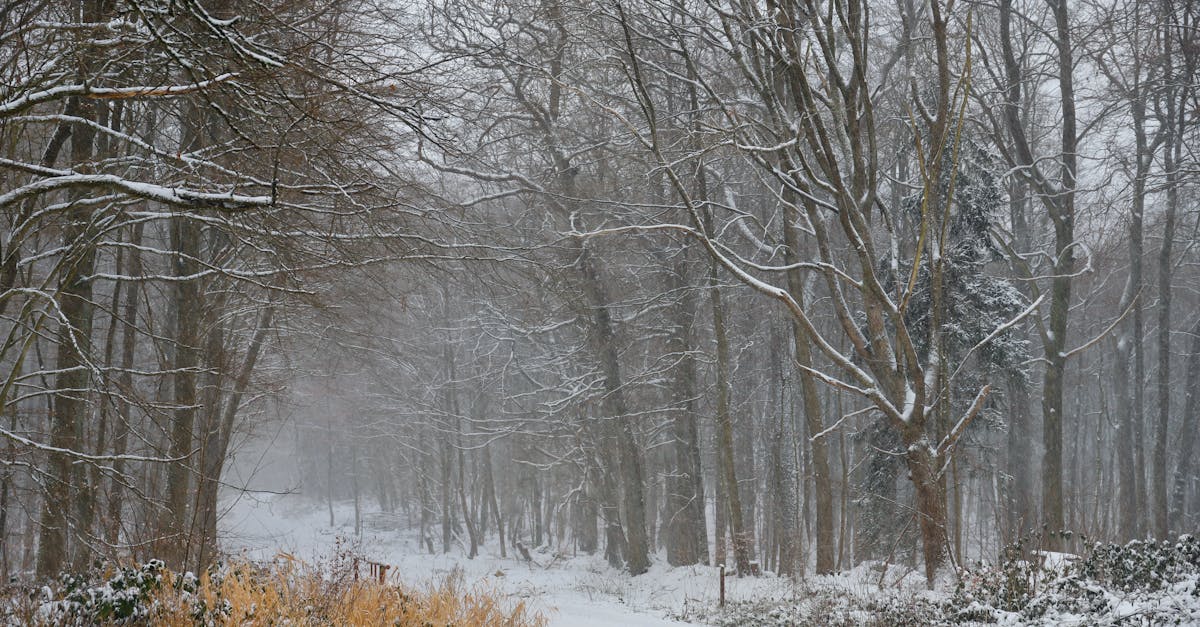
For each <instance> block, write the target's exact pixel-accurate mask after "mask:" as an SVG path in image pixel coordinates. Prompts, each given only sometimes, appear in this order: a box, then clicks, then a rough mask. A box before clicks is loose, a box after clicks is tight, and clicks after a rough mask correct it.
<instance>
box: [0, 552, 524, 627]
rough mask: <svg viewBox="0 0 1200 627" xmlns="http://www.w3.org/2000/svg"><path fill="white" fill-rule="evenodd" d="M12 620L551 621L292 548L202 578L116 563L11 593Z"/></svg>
mask: <svg viewBox="0 0 1200 627" xmlns="http://www.w3.org/2000/svg"><path fill="white" fill-rule="evenodd" d="M0 624H5V625H38V626H42V625H45V626H49V625H80V626H82V625H89V626H90V625H155V626H158V625H163V626H165V627H193V626H206V627H207V626H209V625H212V626H225V625H230V626H232V625H292V626H297V627H300V626H309V625H312V626H316V625H346V626H376V625H378V626H409V625H412V626H419V627H441V626H446V627H449V626H451V625H454V626H456V627H476V626H489V627H490V626H493V625H498V626H508V627H541V626H542V625H544V624H545V619H544V618H543V617H542V616H541V615H540V614H539V613H536V612H532V611H530V610H528V609H527V608H526V607H525V605H524V604H523V603H519V602H518V603H516V604H515V605H513V604H509V603H508V602H507V601H505V600H504V599H503V598H502V596H501V595H500V594H499V593H498V592H496V591H495V590H492V589H489V588H484V587H479V586H469V585H466V584H465V583H464V582H463V578H462V575H461V573H454V574H451V575H450V576H448V577H446V578H444V579H442V580H440V581H438V582H434V583H430V584H429V585H428V586H426V587H425V588H422V589H415V588H402V587H400V586H395V585H388V584H380V583H378V582H375V581H367V580H357V578H356V577H354V575H353V571H352V570H351V568H350V567H349V564H348V563H345V562H335V563H332V564H326V565H317V566H310V565H308V564H305V563H303V562H301V561H300V560H297V559H295V558H294V557H292V556H290V555H286V554H281V555H280V556H279V557H278V558H277V559H276V560H275V561H274V562H273V563H271V564H269V565H256V564H252V563H250V562H245V561H233V562H228V563H224V564H219V565H216V566H214V567H212V568H210V569H208V571H206V572H205V573H203V574H201V575H200V576H199V577H196V576H195V575H193V574H192V573H183V574H180V573H175V572H172V571H171V570H169V569H167V568H166V567H165V566H164V565H163V563H162V562H161V561H158V560H151V561H149V562H147V563H145V564H141V565H138V566H116V565H107V566H104V567H102V568H98V569H96V570H94V571H92V572H89V573H84V574H71V575H66V576H64V577H62V578H61V579H60V581H59V582H57V584H56V585H47V586H44V587H42V588H40V589H37V590H33V591H27V592H26V593H24V594H16V595H9V596H8V598H7V599H4V604H3V606H2V607H0Z"/></svg>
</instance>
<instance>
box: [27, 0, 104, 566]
mask: <svg viewBox="0 0 1200 627" xmlns="http://www.w3.org/2000/svg"><path fill="white" fill-rule="evenodd" d="M83 5H84V10H83V12H82V14H81V16H82V19H83V21H84V22H95V21H98V20H99V19H100V17H101V16H100V14H99V7H97V6H96V5H95V3H93V2H84V3H83ZM85 63H86V61H85ZM80 71H81V75H84V76H87V75H88V73H87V71H86V68H81V69H80ZM75 107H76V110H77V111H78V113H77V115H78V116H79V117H81V118H83V119H89V120H90V119H92V118H93V117H95V105H94V103H93V102H92V101H90V100H88V99H78V100H77V101H76V103H75ZM95 134H96V133H95V131H94V130H93V129H92V128H91V127H90V126H88V125H85V124H78V125H76V127H75V128H74V129H73V130H72V132H71V162H72V163H73V164H75V165H76V166H86V164H87V163H88V162H89V161H91V159H92V157H93V144H94V140H95ZM83 193H86V192H83ZM89 221H90V215H89V211H88V209H87V208H86V207H80V208H76V209H73V210H72V211H71V212H70V214H69V217H68V223H67V224H66V226H65V227H64V228H63V236H62V240H63V246H64V248H65V249H66V250H67V255H68V259H67V260H66V263H65V264H64V271H63V275H62V279H61V282H60V285H59V295H58V302H59V312H60V315H61V320H62V322H61V324H60V325H59V330H58V338H57V341H58V344H57V359H56V361H55V368H56V369H57V374H56V375H55V383H54V388H55V393H54V408H53V414H52V415H51V417H50V445H51V446H53V447H54V448H55V449H58V450H65V451H76V450H78V448H79V444H80V442H79V441H78V433H79V430H80V428H81V425H82V421H83V416H84V414H85V413H86V412H87V401H86V399H87V394H88V390H89V388H90V385H89V375H90V373H89V369H88V364H87V361H86V358H85V356H86V354H87V352H88V351H89V350H90V348H91V340H92V316H93V307H92V303H91V301H92V283H91V281H90V279H83V280H81V277H90V276H91V275H92V274H93V272H94V271H95V265H96V251H95V249H94V248H93V247H92V246H91V244H90V243H88V242H87V227H88V223H89ZM47 462H48V463H47V470H48V472H47V474H46V479H45V484H46V491H45V495H44V497H43V501H42V512H41V523H40V529H41V533H40V537H39V542H38V556H37V577H38V578H39V579H49V578H50V577H53V576H54V575H56V574H57V573H58V572H59V571H60V570H62V568H63V567H64V566H65V565H66V560H67V556H68V544H67V542H68V533H67V531H68V529H69V528H70V527H71V520H70V519H71V514H70V509H71V506H72V504H74V502H75V501H74V495H75V492H74V491H73V489H72V487H73V486H72V485H71V483H72V476H73V474H74V468H73V465H72V458H71V455H70V454H69V453H59V452H54V453H50V454H49V455H48V460H47ZM75 488H76V489H79V490H82V489H84V486H75Z"/></svg>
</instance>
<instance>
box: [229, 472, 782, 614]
mask: <svg viewBox="0 0 1200 627" xmlns="http://www.w3.org/2000/svg"><path fill="white" fill-rule="evenodd" d="M226 505H227V507H228V508H229V511H228V512H227V514H226V515H225V516H224V518H223V519H222V520H221V534H222V537H223V542H224V546H225V547H226V549H227V550H228V551H229V552H231V553H241V554H243V555H245V556H246V557H247V558H249V559H253V560H269V559H271V558H272V557H274V556H275V555H277V554H278V553H280V552H285V553H289V554H291V555H293V556H295V557H297V558H299V559H301V560H304V561H307V562H310V563H315V562H319V561H324V560H327V559H328V558H329V557H330V556H332V555H333V554H334V552H335V551H336V550H337V544H338V541H339V538H340V539H341V540H342V542H346V541H347V540H348V539H349V538H352V537H353V533H354V514H353V509H352V508H351V507H350V506H349V505H340V506H335V508H334V519H335V525H334V526H333V527H330V525H329V513H328V510H326V509H324V508H320V507H319V506H314V505H313V504H311V503H308V502H304V501H302V500H301V499H300V498H298V497H281V496H273V497H270V498H252V497H242V498H240V499H239V500H237V501H236V502H235V503H234V502H230V503H227V504H226ZM497 551H498V548H497V547H496V546H495V543H494V541H493V542H492V543H491V544H490V545H489V546H487V547H485V548H484V549H483V550H482V551H481V555H480V556H478V557H477V558H475V559H473V560H470V559H467V558H466V555H465V552H464V551H463V549H462V547H454V548H452V550H451V552H450V553H447V554H440V553H439V554H435V555H430V554H428V553H427V552H426V551H425V550H423V549H422V548H420V547H418V546H417V535H416V533H413V532H411V531H407V530H405V531H388V530H382V529H378V528H364V531H363V537H362V540H361V541H360V542H359V544H358V548H357V552H358V553H359V554H361V555H364V556H368V557H370V558H371V559H373V560H377V561H380V562H383V563H386V564H390V565H392V566H393V568H394V569H393V571H392V572H393V573H394V576H395V577H396V578H397V579H398V580H399V581H401V582H403V583H408V584H416V585H424V584H425V583H427V582H429V581H437V580H440V579H443V578H445V577H446V576H449V575H450V574H452V573H453V572H454V571H455V570H458V571H459V572H461V574H462V577H463V582H464V583H465V584H466V585H468V586H474V585H480V586H485V587H495V588H497V589H499V590H500V591H502V592H503V593H504V594H505V595H506V596H507V597H508V598H509V599H510V600H512V602H513V603H516V602H518V601H524V602H525V603H526V604H527V605H528V606H530V607H531V608H533V609H536V610H539V611H542V612H543V614H544V615H545V616H547V617H548V618H549V619H550V625H553V626H563V627H566V626H579V627H591V626H604V625H621V626H624V627H663V626H668V627H680V626H683V625H698V624H700V623H694V622H688V621H686V620H679V619H678V618H679V617H685V618H686V617H687V616H688V615H689V614H695V611H694V609H695V608H698V607H713V606H715V605H716V602H717V594H718V583H717V574H716V572H717V571H716V569H714V568H712V567H706V566H698V567H684V568H671V567H668V566H666V565H665V564H664V563H661V562H659V563H655V564H654V566H653V567H652V568H651V570H650V572H648V573H646V574H645V575H642V576H640V577H636V578H630V577H628V576H627V575H625V574H623V573H621V572H618V571H616V570H614V569H612V568H610V567H609V566H608V565H607V564H606V563H605V562H604V560H603V558H602V557H601V556H558V557H556V556H555V555H553V554H551V553H549V552H538V551H534V552H533V557H534V561H535V562H536V563H537V565H531V564H526V563H525V562H523V561H522V560H520V559H518V558H514V557H513V555H512V554H513V552H512V551H511V549H510V551H509V556H508V557H507V558H501V557H500V556H499V555H498V553H497ZM789 592H790V585H789V583H788V582H787V581H786V580H781V579H776V578H769V577H768V578H762V579H754V580H734V579H730V580H729V581H728V587H727V594H728V597H729V598H730V599H750V598H755V599H760V598H784V597H786V596H787V595H788V594H789ZM689 608H693V610H692V611H691V612H689Z"/></svg>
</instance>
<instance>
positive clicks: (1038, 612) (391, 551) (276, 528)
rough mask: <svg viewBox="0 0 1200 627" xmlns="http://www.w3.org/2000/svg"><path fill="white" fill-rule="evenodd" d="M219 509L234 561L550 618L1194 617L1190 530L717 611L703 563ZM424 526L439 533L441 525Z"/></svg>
mask: <svg viewBox="0 0 1200 627" xmlns="http://www.w3.org/2000/svg"><path fill="white" fill-rule="evenodd" d="M226 505H227V507H228V511H227V512H226V515H225V516H224V518H223V519H222V522H221V532H222V536H223V543H224V544H223V545H224V546H225V547H226V549H227V550H228V551H229V552H230V553H233V554H234V555H235V556H241V557H243V558H245V559H249V560H252V561H257V562H267V561H270V560H272V559H275V558H276V557H277V556H279V555H280V554H284V555H286V556H287V557H288V559H291V558H297V559H299V560H302V561H305V562H307V563H310V564H314V565H321V564H328V563H330V562H331V561H332V560H335V559H337V556H338V555H341V556H342V558H343V559H344V557H345V556H346V555H347V554H353V555H358V556H361V557H362V558H363V559H367V560H372V561H376V562H381V563H384V564H388V565H390V566H391V567H392V570H391V572H390V573H389V579H390V580H392V581H394V582H396V583H400V584H403V585H406V586H408V587H415V588H417V589H420V588H427V587H431V586H435V585H437V584H439V583H441V582H443V581H446V580H447V579H448V578H452V577H459V578H460V581H461V584H462V585H463V586H465V587H466V588H467V589H480V590H491V591H495V592H498V593H499V594H500V596H502V597H503V598H505V599H507V600H508V601H509V602H510V603H511V604H512V605H513V606H515V605H516V604H518V603H523V604H525V606H526V607H527V608H528V609H530V610H533V611H536V612H540V613H541V614H542V615H543V616H545V617H546V618H547V619H548V620H549V624H550V625H553V626H577V627H591V626H601V625H619V626H620V627H662V626H679V625H720V626H735V625H736V626H741V625H772V626H773V625H779V626H784V625H787V626H795V625H823V626H834V625H964V624H977V625H982V624H997V623H998V624H1003V625H1045V626H1049V625H1160V624H1171V625H1197V626H1200V541H1197V539H1196V538H1193V537H1191V536H1183V537H1181V538H1180V539H1179V540H1178V541H1177V542H1167V543H1157V544H1156V543H1149V544H1147V543H1136V542H1135V543H1131V544H1129V545H1126V546H1124V547H1120V546H1116V545H1108V546H1107V548H1105V547H1101V546H1100V545H1097V549H1095V550H1093V551H1092V555H1091V558H1090V560H1089V561H1087V562H1086V563H1084V562H1080V564H1081V565H1082V566H1080V567H1075V568H1073V569H1072V568H1064V567H1063V566H1062V565H1061V564H1059V565H1055V566H1050V567H1041V566H1035V565H1030V564H1026V563H1025V562H1012V563H1008V564H1007V565H1006V566H1004V567H989V566H981V567H980V568H979V569H978V570H972V571H971V572H969V573H965V574H964V577H965V578H964V582H963V585H959V586H957V587H956V583H955V582H954V581H952V580H947V581H945V582H943V583H942V585H939V586H938V590H936V591H933V592H928V591H925V589H924V580H923V577H922V576H921V575H920V574H919V573H916V572H913V571H911V570H906V569H903V568H898V567H893V568H890V569H887V570H881V569H879V568H876V567H872V566H868V565H862V566H859V567H856V568H855V569H853V570H851V571H848V572H844V573H840V574H837V575H830V576H822V577H807V578H803V579H801V580H799V581H792V580H791V579H787V578H779V577H774V576H771V575H769V574H768V575H766V576H763V577H748V578H740V579H739V578H736V577H730V578H729V579H727V587H726V597H727V601H728V606H727V607H726V608H724V609H721V608H718V603H717V599H718V594H719V579H718V570H717V569H716V568H715V567H709V566H688V567H679V568H673V567H670V566H668V565H667V564H666V562H665V559H663V557H662V556H656V558H655V560H654V564H653V566H652V567H651V569H650V571H649V572H648V573H646V574H644V575H641V576H638V577H629V576H628V575H627V574H625V573H623V572H621V571H619V570H616V569H614V568H612V567H610V566H609V565H608V564H607V563H606V562H605V561H604V559H603V557H602V556H600V555H593V556H589V555H582V554H581V555H569V554H562V553H557V552H555V551H553V550H550V549H545V548H541V549H533V550H531V557H532V562H526V561H525V560H524V559H522V558H521V557H519V556H518V555H517V554H516V552H514V551H513V550H512V547H509V551H508V553H507V556H506V557H501V556H500V555H499V547H498V546H497V545H496V542H495V536H494V534H493V535H492V536H491V538H490V542H489V544H488V545H487V546H485V547H482V548H481V550H480V555H479V556H477V557H476V558H475V559H468V558H467V556H466V553H467V549H466V547H464V546H462V545H461V544H455V545H454V546H452V547H451V550H450V551H449V552H446V553H442V552H441V551H440V550H439V551H436V552H435V553H433V554H430V553H429V551H428V550H427V549H426V547H422V546H420V544H419V542H418V534H417V533H416V532H415V531H413V530H411V529H410V528H409V526H408V521H407V519H405V518H403V517H390V516H386V515H382V514H379V513H368V514H365V515H364V516H363V519H364V522H365V524H364V526H363V532H362V536H361V538H358V539H355V537H354V536H355V534H354V510H353V507H352V505H351V504H346V503H343V504H335V505H334V511H333V518H334V524H332V525H331V524H330V514H329V511H328V509H327V508H326V507H324V506H322V505H319V504H316V505H314V504H313V502H312V501H310V500H305V499H303V498H301V497H298V496H290V495H267V496H250V495H242V496H241V497H239V498H238V499H237V500H236V501H230V502H228V503H226ZM366 509H368V511H370V509H369V508H366ZM432 532H434V533H435V534H436V535H439V536H440V533H439V532H440V529H437V530H433V531H432ZM438 540H440V538H438ZM436 544H440V542H437V543H436ZM435 548H438V549H440V546H435ZM1097 551H1099V552H1097ZM1067 557H1071V558H1072V559H1075V558H1074V556H1067ZM364 574H365V573H364ZM1014 586H1015V587H1014ZM1003 608H1008V610H1010V611H1006V610H1005V609H1003Z"/></svg>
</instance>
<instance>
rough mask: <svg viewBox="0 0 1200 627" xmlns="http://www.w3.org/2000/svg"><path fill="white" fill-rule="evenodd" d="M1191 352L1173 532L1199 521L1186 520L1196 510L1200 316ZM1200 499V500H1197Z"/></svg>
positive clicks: (1173, 489)
mask: <svg viewBox="0 0 1200 627" xmlns="http://www.w3.org/2000/svg"><path fill="white" fill-rule="evenodd" d="M1191 334H1192V342H1191V352H1190V353H1189V354H1188V358H1187V375H1186V377H1187V379H1186V380H1185V381H1184V390H1186V391H1185V392H1184V408H1183V424H1182V425H1180V428H1179V463H1178V464H1177V465H1176V466H1175V478H1174V479H1175V480H1174V483H1173V485H1172V487H1171V532H1172V533H1183V532H1185V531H1186V530H1188V529H1192V528H1195V521H1194V520H1191V519H1185V516H1187V515H1189V514H1191V512H1192V511H1193V510H1194V509H1195V508H1194V507H1188V482H1190V481H1194V478H1193V477H1192V473H1193V471H1192V452H1193V451H1194V450H1195V447H1196V431H1198V430H1200V420H1198V419H1197V418H1198V416H1197V414H1200V317H1198V318H1197V319H1196V323H1195V324H1193V325H1192V329H1191ZM1196 500H1200V499H1196Z"/></svg>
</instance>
